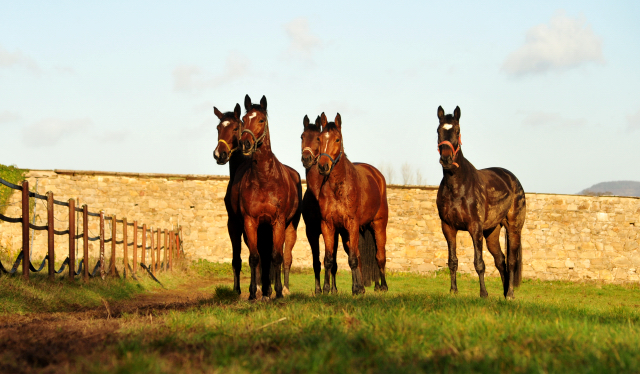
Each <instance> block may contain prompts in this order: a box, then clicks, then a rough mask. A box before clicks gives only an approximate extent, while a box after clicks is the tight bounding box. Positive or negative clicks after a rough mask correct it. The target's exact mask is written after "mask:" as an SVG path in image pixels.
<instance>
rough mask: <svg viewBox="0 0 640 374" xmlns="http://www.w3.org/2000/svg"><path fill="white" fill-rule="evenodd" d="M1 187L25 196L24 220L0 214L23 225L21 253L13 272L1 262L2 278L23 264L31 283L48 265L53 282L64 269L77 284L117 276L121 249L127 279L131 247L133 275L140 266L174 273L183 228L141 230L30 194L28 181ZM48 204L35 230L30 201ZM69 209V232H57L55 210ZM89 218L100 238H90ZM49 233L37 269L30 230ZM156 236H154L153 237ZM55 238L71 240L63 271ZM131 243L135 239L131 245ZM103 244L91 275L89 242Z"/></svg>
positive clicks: (142, 227) (24, 274) (71, 202)
mask: <svg viewBox="0 0 640 374" xmlns="http://www.w3.org/2000/svg"><path fill="white" fill-rule="evenodd" d="M0 184H3V185H5V186H7V187H9V188H11V189H14V190H18V191H21V192H22V201H21V209H22V217H7V216H5V215H3V214H0V220H2V221H5V222H11V223H22V250H21V251H20V253H19V254H18V257H17V258H16V260H15V262H14V264H13V266H12V267H11V269H7V268H5V267H4V265H3V264H2V262H1V261H0V274H2V273H5V274H15V273H17V271H18V267H19V266H20V264H21V263H22V277H23V278H24V279H26V280H28V279H29V273H30V272H36V273H37V272H40V271H42V269H43V268H44V266H45V263H47V264H48V273H49V278H51V279H53V277H54V276H55V274H60V273H62V272H63V271H64V270H65V268H67V267H68V268H69V275H68V277H69V280H74V279H75V277H76V276H78V275H82V278H83V279H84V280H88V279H89V278H92V277H95V276H97V275H98V274H99V275H100V277H102V278H104V277H105V276H106V275H110V276H118V273H117V268H116V246H117V245H122V250H123V269H124V270H123V276H124V277H125V278H126V277H127V269H130V268H131V267H130V266H129V247H130V246H132V247H133V256H132V259H133V268H132V272H133V273H134V274H135V273H136V272H137V271H138V264H139V265H140V267H142V268H143V269H145V270H147V271H149V272H150V273H151V274H152V275H154V276H155V274H156V271H167V270H173V257H174V255H175V257H176V259H179V258H180V256H181V252H182V245H181V244H182V240H181V237H180V236H181V235H180V234H181V228H180V227H178V228H177V229H171V230H169V229H160V228H156V229H155V230H154V228H153V227H150V228H147V224H146V223H143V224H141V225H140V226H139V225H138V221H133V222H132V223H129V222H127V219H126V218H122V219H117V218H116V216H115V215H113V216H105V215H104V212H103V211H100V212H98V213H95V212H90V211H89V207H88V206H87V205H86V204H84V205H83V206H82V207H81V208H77V207H76V202H75V200H74V199H69V201H67V202H64V201H58V200H55V199H54V197H53V192H47V193H46V195H40V194H38V193H36V192H31V191H29V181H26V180H25V181H23V182H22V186H18V185H16V184H13V183H11V182H8V181H6V180H4V179H2V178H0ZM30 197H32V198H34V199H40V200H45V201H46V202H47V203H46V205H47V224H46V225H42V226H36V225H34V224H32V223H30V222H29V198H30ZM55 205H59V206H64V207H68V213H69V220H68V223H69V227H68V229H66V230H56V229H55V227H54V226H55V219H54V214H53V213H54V206H55ZM76 212H78V213H82V233H80V234H77V235H76V234H75V232H76ZM89 217H97V218H98V219H99V220H100V221H99V227H100V234H99V235H97V236H93V237H89ZM106 222H109V223H110V225H111V237H110V238H106V237H105V224H106ZM118 224H121V226H122V240H117V238H116V235H117V225H118ZM130 226H132V231H133V236H132V238H128V232H127V231H128V228H129V227H130ZM30 229H32V230H47V239H48V242H47V250H48V251H47V255H46V256H45V257H44V259H43V260H42V263H41V264H40V266H39V267H38V268H36V267H35V266H33V264H32V263H31V260H30V258H31V256H30V250H31V248H30V247H29V246H30V242H29V230H30ZM138 230H140V231H141V235H140V236H141V244H138V243H139V242H138V237H139V235H138ZM147 233H148V234H149V236H150V239H151V241H150V244H151V245H150V246H147ZM154 233H155V234H154ZM163 234H164V245H162V246H160V243H161V239H162V236H163ZM55 235H67V236H69V255H68V256H67V258H66V259H65V260H64V261H63V263H62V265H61V267H60V269H58V270H56V269H55V243H54V242H55V240H54V239H55ZM154 235H157V241H155V244H154ZM76 239H82V241H83V248H82V249H83V255H82V256H83V258H82V259H81V260H80V264H79V267H78V270H77V271H76V270H75V267H76ZM129 239H133V240H132V241H131V242H129V241H128V240H129ZM90 241H100V243H99V248H100V255H99V259H98V260H97V262H96V264H95V266H94V268H93V271H91V272H89V242H90ZM108 243H111V246H110V247H111V253H110V258H109V266H108V269H105V262H106V260H105V244H108ZM138 248H141V253H140V259H139V261H140V262H139V263H138ZM163 249H164V261H162V262H161V252H162V250H163ZM147 250H149V251H148V252H149V256H150V260H151V262H150V264H145V261H146V257H147Z"/></svg>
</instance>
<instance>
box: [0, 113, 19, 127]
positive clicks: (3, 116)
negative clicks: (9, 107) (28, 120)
mask: <svg viewBox="0 0 640 374" xmlns="http://www.w3.org/2000/svg"><path fill="white" fill-rule="evenodd" d="M19 119H20V115H19V114H18V113H14V112H9V111H4V112H1V113H0V124H2V123H9V122H13V121H17V120H19Z"/></svg>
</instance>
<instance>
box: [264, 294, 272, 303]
mask: <svg viewBox="0 0 640 374" xmlns="http://www.w3.org/2000/svg"><path fill="white" fill-rule="evenodd" d="M269 300H271V299H270V298H269V296H262V301H264V302H265V303H266V302H267V301H269Z"/></svg>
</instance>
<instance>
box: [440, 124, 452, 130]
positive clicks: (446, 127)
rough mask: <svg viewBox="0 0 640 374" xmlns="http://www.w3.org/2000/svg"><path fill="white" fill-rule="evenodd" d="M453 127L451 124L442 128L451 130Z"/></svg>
mask: <svg viewBox="0 0 640 374" xmlns="http://www.w3.org/2000/svg"><path fill="white" fill-rule="evenodd" d="M452 127H453V125H452V124H450V123H446V124H444V125H442V128H443V129H445V130H451V128H452Z"/></svg>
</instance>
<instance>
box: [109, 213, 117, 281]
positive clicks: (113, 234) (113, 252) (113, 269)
mask: <svg viewBox="0 0 640 374" xmlns="http://www.w3.org/2000/svg"><path fill="white" fill-rule="evenodd" d="M117 230H118V229H117V228H116V215H115V214H114V215H113V216H111V264H110V266H109V274H111V276H112V277H115V276H116V231H117Z"/></svg>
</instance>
